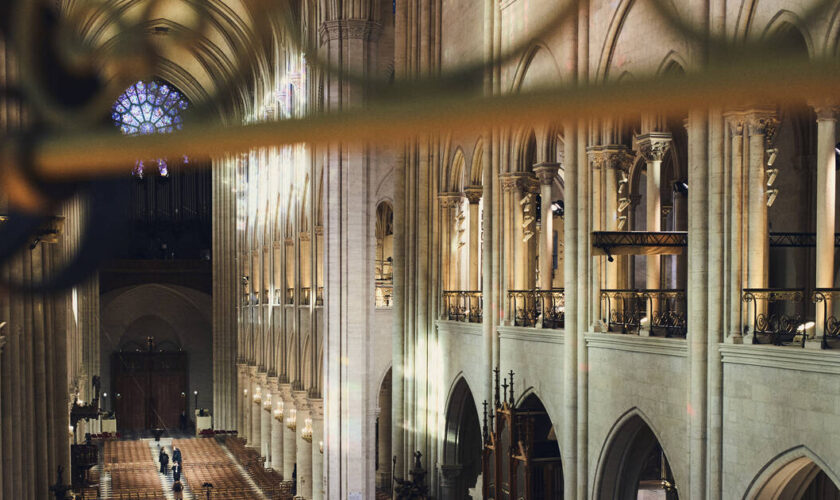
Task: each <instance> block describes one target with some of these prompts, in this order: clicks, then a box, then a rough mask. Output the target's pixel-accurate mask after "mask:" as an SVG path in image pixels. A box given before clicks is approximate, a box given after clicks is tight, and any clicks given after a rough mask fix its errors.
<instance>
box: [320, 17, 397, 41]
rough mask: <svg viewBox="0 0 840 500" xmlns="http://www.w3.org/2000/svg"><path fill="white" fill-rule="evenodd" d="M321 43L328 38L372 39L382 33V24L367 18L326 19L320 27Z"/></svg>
mask: <svg viewBox="0 0 840 500" xmlns="http://www.w3.org/2000/svg"><path fill="white" fill-rule="evenodd" d="M318 31H319V35H320V37H321V44H324V43H325V42H326V41H327V40H340V39H342V40H370V41H375V40H377V39H378V38H379V36H380V35H381V34H382V25H381V24H379V23H377V22H375V21H368V20H367V19H332V20H328V21H324V23H323V24H321V27H320V28H319V29H318Z"/></svg>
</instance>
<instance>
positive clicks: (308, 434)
mask: <svg viewBox="0 0 840 500" xmlns="http://www.w3.org/2000/svg"><path fill="white" fill-rule="evenodd" d="M300 437H302V438H303V440H304V441H306V442H307V443H311V442H312V419H311V418H307V419H306V420H304V422H303V429H301V430H300Z"/></svg>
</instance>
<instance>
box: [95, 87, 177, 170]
mask: <svg viewBox="0 0 840 500" xmlns="http://www.w3.org/2000/svg"><path fill="white" fill-rule="evenodd" d="M188 106H189V103H188V102H187V100H186V98H185V97H184V95H183V94H182V93H181V92H179V91H178V90H176V89H175V88H174V87H172V86H171V85H168V84H166V83H161V82H154V81H153V82H142V81H141V82H137V83H135V84H134V85H132V86H131V87H129V88H127V89H126V91H125V92H124V93H123V94H122V95H121V96H120V97H119V98H117V102H115V103H114V108H113V113H112V114H111V118H112V119H113V120H114V124H115V125H116V126H117V127H118V128H119V129H120V130H121V131H122V132H123V133H124V134H126V135H148V134H160V133H169V132H173V131H175V130H181V126H182V125H183V121H182V118H181V112H182V111H184V110H186V109H187V107H188ZM146 161H148V160H146ZM152 161H153V162H154V163H156V164H157V167H158V173H160V175H161V176H162V177H166V176H168V175H169V164H168V161H167V159H166V158H156V159H153V160H152ZM183 161H184V163H186V162H187V157H186V156H184V158H183ZM143 162H144V159H138V160H137V163H136V164H135V165H134V170H133V173H134V175H136V176H137V177H139V178H141V179H142V178H143V167H144V165H143Z"/></svg>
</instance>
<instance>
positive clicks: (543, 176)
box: [534, 162, 560, 186]
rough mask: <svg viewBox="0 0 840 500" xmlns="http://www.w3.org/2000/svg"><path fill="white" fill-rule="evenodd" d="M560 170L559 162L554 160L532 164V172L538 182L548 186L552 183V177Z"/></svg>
mask: <svg viewBox="0 0 840 500" xmlns="http://www.w3.org/2000/svg"><path fill="white" fill-rule="evenodd" d="M559 171H560V164H559V163H555V162H541V163H537V164H536V165H534V173H535V174H536V175H537V179H539V180H540V184H542V185H544V186H550V185H552V184H554V178H555V177H557V172H559Z"/></svg>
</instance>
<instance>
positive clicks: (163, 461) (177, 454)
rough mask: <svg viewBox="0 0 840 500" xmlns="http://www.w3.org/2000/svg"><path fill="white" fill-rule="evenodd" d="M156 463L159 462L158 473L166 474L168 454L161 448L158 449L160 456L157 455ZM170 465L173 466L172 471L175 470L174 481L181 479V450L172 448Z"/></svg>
mask: <svg viewBox="0 0 840 500" xmlns="http://www.w3.org/2000/svg"><path fill="white" fill-rule="evenodd" d="M158 462H160V473H161V474H164V475H165V474H167V473H168V470H169V469H168V467H169V454H168V453H166V448H164V447H162V448H161V449H160V454H158ZM172 463H173V464H175V465H174V466H173V470H175V469H177V474H178V477H177V479H175V480H176V481H177V480H178V479H180V477H181V467H182V466H183V458H182V457H181V450H180V449H178V447H177V446H176V447H175V448H173V451H172Z"/></svg>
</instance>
